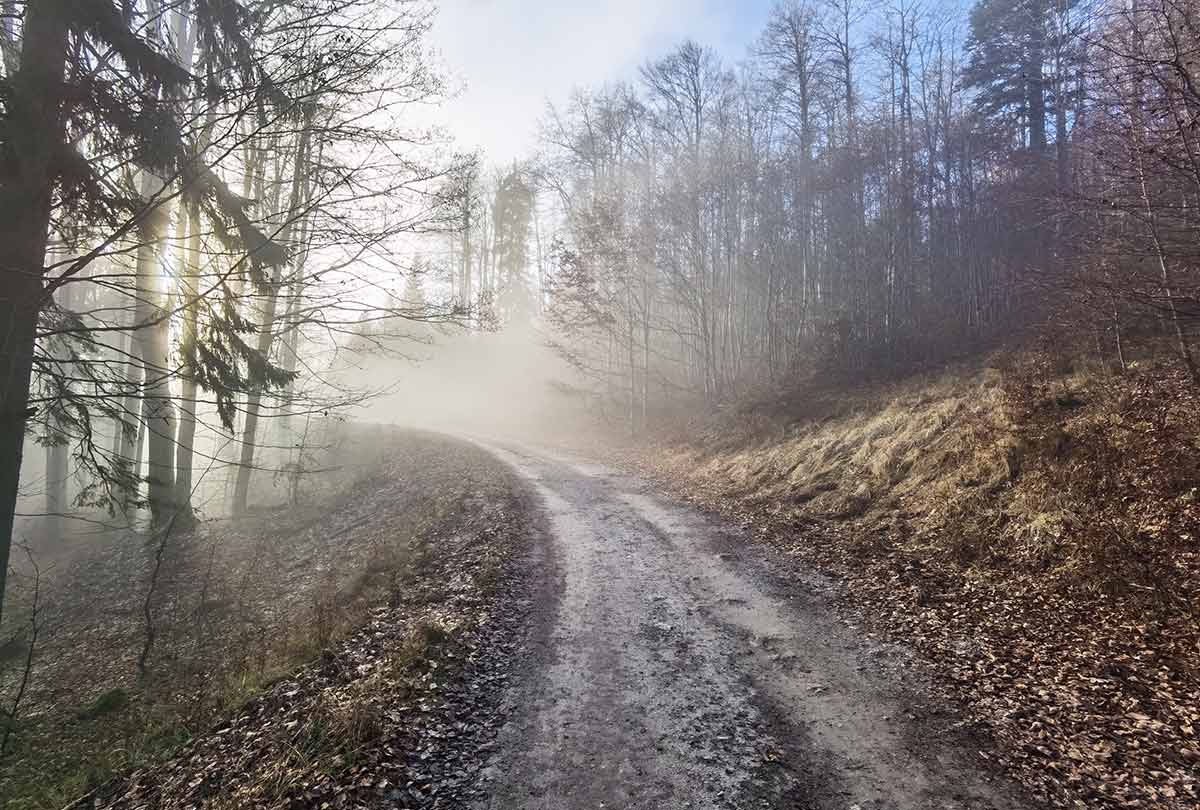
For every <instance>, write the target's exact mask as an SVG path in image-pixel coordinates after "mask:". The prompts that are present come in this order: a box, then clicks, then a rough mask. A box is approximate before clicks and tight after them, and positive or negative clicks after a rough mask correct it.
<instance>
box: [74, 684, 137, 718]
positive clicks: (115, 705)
mask: <svg viewBox="0 0 1200 810" xmlns="http://www.w3.org/2000/svg"><path fill="white" fill-rule="evenodd" d="M128 705H129V693H128V692H126V691H125V690H124V689H119V688H118V689H109V690H108V691H107V692H105V693H104V694H102V695H101V696H100V697H98V698H96V699H95V700H94V701H92V705H90V706H88V707H87V708H86V709H84V710H83V711H81V712H79V719H81V720H95V719H96V718H97V717H104V716H105V715H107V714H112V713H114V712H119V711H121V710H122V709H124V708H125V707H126V706H128Z"/></svg>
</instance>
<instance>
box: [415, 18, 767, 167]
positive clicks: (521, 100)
mask: <svg viewBox="0 0 1200 810" xmlns="http://www.w3.org/2000/svg"><path fill="white" fill-rule="evenodd" d="M755 5H757V4H755ZM743 8H744V7H743ZM751 11H752V13H755V11H754V10H753V9H752V10H751ZM738 14H739V10H738V4H736V3H728V2H714V1H713V0H594V2H581V1H580V0H567V2H545V1H543V2H536V3H535V2H531V1H530V0H443V2H442V4H441V10H440V12H439V14H438V18H437V22H436V23H435V26H434V31H433V37H432V44H433V46H434V47H435V48H437V49H438V50H440V52H441V54H442V58H443V61H444V62H445V64H446V66H447V67H448V68H449V70H450V71H451V74H452V75H455V76H458V77H459V78H460V79H462V80H463V81H465V83H466V90H465V91H464V92H463V93H462V94H461V96H459V97H458V98H456V99H454V100H453V101H452V102H450V103H449V104H448V105H447V108H446V110H445V111H444V115H445V119H446V123H447V125H448V126H450V127H451V129H452V131H453V132H454V133H455V134H456V135H457V136H458V138H459V140H460V141H461V142H462V143H463V144H464V145H466V146H481V147H483V148H484V149H485V150H486V151H487V153H488V156H489V157H490V159H491V160H492V161H494V162H497V163H504V162H507V161H509V160H512V159H513V158H516V157H519V156H521V155H524V154H526V153H528V152H529V151H530V150H531V149H533V147H534V145H535V135H536V129H537V122H538V120H539V119H540V118H541V116H542V114H543V111H544V110H545V103H546V100H547V99H549V100H551V101H553V102H555V103H561V102H562V101H563V100H564V99H565V98H566V97H567V96H568V94H569V93H570V91H571V89H572V88H573V87H580V86H582V87H589V86H597V85H600V84H603V83H604V82H608V81H614V80H618V79H622V78H630V77H632V76H633V75H634V74H635V69H636V68H637V66H638V65H640V64H641V63H642V62H644V61H645V60H646V59H648V58H650V57H652V56H654V55H655V54H657V53H660V52H662V51H664V50H666V49H667V48H669V47H670V46H672V45H673V44H675V43H676V42H677V41H679V40H681V39H683V38H684V37H688V36H691V37H694V38H696V39H698V40H700V41H703V42H706V43H713V44H718V45H725V44H727V43H726V41H725V40H726V37H725V36H723V34H727V33H728V32H729V30H730V29H731V28H738V27H740V26H739V25H734V24H733V20H734V18H735V17H737V16H738Z"/></svg>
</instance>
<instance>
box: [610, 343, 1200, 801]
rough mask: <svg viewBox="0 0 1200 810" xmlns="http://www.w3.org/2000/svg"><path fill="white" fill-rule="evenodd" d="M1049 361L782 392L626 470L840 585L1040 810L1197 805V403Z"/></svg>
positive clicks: (636, 454)
mask: <svg viewBox="0 0 1200 810" xmlns="http://www.w3.org/2000/svg"><path fill="white" fill-rule="evenodd" d="M1038 362H1039V361H1038V359H1037V358H1028V357H1026V358H1024V359H1022V360H1021V361H1019V362H1014V361H1013V360H1011V359H1006V358H1001V359H999V360H998V361H997V362H996V363H994V364H992V365H990V366H988V365H986V364H981V365H979V366H974V367H970V368H961V369H953V370H951V371H948V372H944V373H941V374H938V375H936V376H932V377H923V378H919V379H910V380H908V381H905V382H902V383H898V384H888V385H876V386H859V387H858V388H857V389H854V388H850V387H848V386H841V387H838V386H828V387H826V388H824V389H821V388H816V389H808V390H799V391H794V392H767V393H765V394H763V395H761V396H759V397H757V398H754V399H751V400H748V401H746V402H744V403H742V404H740V405H739V406H736V407H732V408H730V409H728V410H726V411H725V412H723V413H719V414H716V415H713V416H711V417H709V418H707V419H705V420H700V421H693V422H691V423H688V424H686V425H684V426H683V427H681V428H680V429H678V430H676V431H675V432H674V433H673V434H671V435H670V436H667V437H665V438H661V440H660V441H658V442H656V443H653V444H651V445H650V446H646V445H641V446H637V447H632V448H629V449H627V450H625V451H620V452H616V453H610V454H609V458H610V460H612V461H614V463H617V464H619V465H620V466H622V467H623V468H625V469H631V470H634V471H636V472H638V473H639V474H641V475H645V476H646V477H647V478H649V479H651V480H654V481H657V482H658V483H659V484H660V485H662V486H663V487H664V488H665V490H666V491H668V492H670V493H672V494H673V495H674V496H675V497H678V498H681V499H686V500H689V501H691V502H693V503H696V504H698V505H700V506H702V507H704V508H705V509H707V510H709V511H711V512H712V513H714V514H721V515H723V516H725V517H726V518H727V519H731V520H733V521H735V522H736V523H737V524H738V525H740V526H741V527H743V528H744V530H745V531H744V547H742V548H741V550H740V551H739V553H740V554H747V555H748V554H754V555H757V556H763V557H769V558H773V559H776V560H783V561H784V562H783V563H781V564H782V565H783V566H784V567H785V568H787V569H790V570H791V571H793V572H794V576H796V577H797V578H798V580H799V581H800V582H801V583H802V582H803V581H804V580H805V579H806V578H808V577H811V576H814V575H820V576H825V577H827V578H828V581H829V582H830V583H831V591H830V594H831V598H830V602H831V603H832V604H834V605H836V606H837V609H838V611H839V612H840V613H841V615H842V617H843V620H844V622H845V623H846V624H847V625H848V626H851V627H855V628H858V630H859V632H861V634H862V635H863V636H864V637H865V638H866V639H880V640H884V641H888V642H896V643H899V644H901V645H903V647H904V648H906V649H909V650H911V651H912V653H913V662H914V664H915V665H918V666H921V667H923V668H924V670H925V671H927V672H929V673H931V677H932V681H931V683H932V686H933V688H934V690H935V692H936V693H937V694H939V695H942V696H943V697H944V698H945V699H946V700H947V701H949V702H950V703H951V704H952V705H955V706H957V711H958V712H960V713H961V715H962V718H963V722H964V723H965V724H967V725H969V726H970V727H971V728H972V729H973V730H974V732H975V733H976V734H977V735H978V736H979V739H980V740H981V743H980V749H981V750H980V755H981V756H984V757H986V758H988V759H989V760H990V761H992V762H994V763H996V764H997V765H999V766H1001V767H1003V768H1004V770H1005V771H1007V773H1009V774H1010V775H1011V776H1012V777H1013V778H1014V779H1016V780H1018V781H1019V782H1021V783H1023V784H1024V785H1025V786H1026V788H1027V789H1028V790H1029V791H1030V793H1031V794H1032V795H1033V796H1035V797H1037V798H1038V799H1039V800H1041V801H1045V802H1046V803H1047V804H1049V805H1050V806H1056V807H1074V808H1155V810H1160V809H1161V810H1169V809H1171V808H1177V809H1178V810H1184V808H1194V807H1196V806H1198V803H1200V614H1198V609H1200V549H1198V547H1197V540H1198V538H1200V532H1197V530H1196V522H1197V521H1196V510H1197V493H1198V492H1200V490H1198V489H1197V487H1200V445H1198V443H1197V441H1196V439H1195V424H1196V422H1197V419H1198V418H1200V406H1198V405H1197V402H1196V394H1195V392H1194V388H1193V386H1191V385H1190V383H1189V382H1188V381H1186V380H1185V379H1180V378H1179V376H1178V375H1177V374H1174V373H1173V372H1171V371H1170V370H1164V369H1162V368H1157V367H1151V366H1146V367H1143V368H1133V369H1131V370H1130V371H1129V372H1128V373H1127V374H1125V375H1123V376H1120V377H1114V376H1111V375H1103V374H1097V373H1095V372H1085V371H1070V370H1067V371H1063V370H1061V369H1057V370H1055V369H1048V368H1047V367H1045V366H1044V365H1042V366H1039V365H1038ZM800 587H801V588H802V587H803V586H800Z"/></svg>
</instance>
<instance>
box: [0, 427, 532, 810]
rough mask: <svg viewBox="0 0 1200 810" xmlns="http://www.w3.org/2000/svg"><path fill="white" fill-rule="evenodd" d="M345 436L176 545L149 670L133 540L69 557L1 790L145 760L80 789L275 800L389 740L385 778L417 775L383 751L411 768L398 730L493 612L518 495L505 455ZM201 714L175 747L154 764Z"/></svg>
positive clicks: (317, 788) (165, 797)
mask: <svg viewBox="0 0 1200 810" xmlns="http://www.w3.org/2000/svg"><path fill="white" fill-rule="evenodd" d="M345 451H346V455H345V456H344V458H343V461H344V462H345V468H346V470H347V474H346V475H343V476H342V486H341V487H340V488H334V489H333V490H332V491H330V492H329V493H328V494H327V495H326V496H324V497H321V498H314V499H312V500H311V501H310V502H309V503H305V504H301V505H299V506H297V507H295V508H291V509H288V510H286V511H279V510H275V511H269V512H260V513H257V514H252V515H250V516H247V517H246V518H242V519H239V520H236V521H228V520H223V521H214V522H211V523H207V524H203V525H202V526H201V527H200V528H199V529H198V530H197V531H196V533H195V534H193V535H187V536H180V537H179V538H178V542H177V543H172V544H171V546H170V549H169V553H168V558H167V561H166V564H165V568H164V571H163V575H162V577H161V580H160V590H159V593H158V596H157V598H156V600H155V602H154V615H155V618H156V621H157V622H159V623H160V628H159V641H158V642H157V644H156V646H155V649H154V651H153V654H152V656H151V659H150V677H149V679H148V680H147V681H146V682H144V683H140V682H138V680H137V679H136V675H135V667H134V661H135V660H136V654H137V651H138V650H139V649H140V642H141V632H142V618H141V613H140V605H141V600H142V599H143V598H144V589H143V586H144V581H145V576H144V574H145V571H144V567H145V560H144V559H143V557H144V556H145V555H144V554H142V553H141V551H142V550H141V548H140V545H139V542H138V540H137V539H136V538H128V537H126V538H124V541H122V539H121V538H113V539H112V541H111V542H104V543H97V544H96V546H95V547H94V548H91V549H89V551H90V553H89V554H88V555H87V556H84V557H82V558H80V559H78V560H77V561H75V563H74V564H72V565H71V566H70V567H69V568H68V569H67V570H66V571H65V572H64V574H63V576H62V578H61V579H60V580H59V581H58V582H57V583H55V585H54V591H53V593H52V594H51V597H52V599H53V600H54V620H55V627H54V632H53V634H52V635H51V637H50V641H49V642H48V643H47V644H46V645H45V646H44V647H43V648H42V649H41V650H40V651H39V656H40V663H39V668H38V670H37V671H36V672H35V673H34V676H35V684H36V686H37V690H36V692H35V694H34V695H33V698H32V700H31V701H30V709H29V715H28V716H29V718H30V719H29V721H28V722H27V723H26V724H25V725H24V726H23V727H22V729H21V730H20V739H19V740H18V743H19V747H18V748H17V750H16V751H14V753H13V754H12V755H10V757H9V758H8V760H7V761H6V762H5V763H4V767H3V768H2V769H0V796H2V797H3V798H4V799H6V800H7V801H10V802H11V801H14V800H18V799H20V800H22V801H23V802H24V804H23V805H22V806H27V807H32V808H37V807H61V806H62V805H63V804H65V803H66V802H67V801H69V800H70V799H72V798H74V797H75V796H78V795H79V794H80V793H82V792H84V791H87V790H89V789H90V788H92V787H94V786H95V785H96V783H97V782H101V783H105V782H106V780H107V779H108V778H109V777H110V776H111V775H112V774H113V773H122V772H127V771H128V770H129V769H131V768H136V769H138V770H137V773H136V774H135V775H134V777H133V778H132V779H131V781H129V782H128V783H125V782H124V781H118V782H117V783H115V786H114V785H113V784H109V785H108V786H107V787H104V789H103V790H102V791H101V792H100V793H97V794H94V795H93V797H92V799H91V800H89V801H90V802H91V803H93V804H101V803H108V802H112V803H114V804H116V805H121V804H124V803H129V804H130V806H138V805H139V803H141V804H145V803H148V804H149V805H150V806H163V807H169V806H179V805H181V804H186V803H188V802H190V801H193V800H195V799H196V798H197V797H200V796H206V797H207V801H209V802H210V803H213V802H215V803H216V804H214V806H222V805H221V804H220V802H221V801H226V800H227V799H228V800H229V801H233V804H228V805H225V806H230V807H233V806H238V807H245V806H262V807H284V806H288V802H290V801H292V800H293V799H294V798H295V797H296V795H298V794H297V793H296V790H297V789H302V790H304V791H309V792H310V793H313V795H316V794H318V793H321V792H322V791H327V788H329V786H330V785H331V784H333V782H331V781H330V780H332V779H334V778H335V777H336V778H337V779H339V780H342V781H346V780H349V781H348V782H347V784H350V783H354V784H357V782H358V781H361V779H359V776H360V774H359V771H358V770H355V769H356V768H358V769H362V773H364V774H365V773H368V771H370V769H371V768H376V765H377V764H378V763H376V765H372V764H371V762H373V761H375V760H380V761H382V760H384V759H386V760H388V761H389V762H390V763H392V764H391V765H388V767H387V768H384V770H388V773H389V774H390V775H386V776H384V777H380V778H381V779H385V780H386V781H387V782H388V784H389V785H391V786H392V787H395V786H396V785H397V784H399V788H400V789H407V788H405V787H404V786H405V784H407V782H410V781H413V780H412V777H411V776H409V777H407V778H405V779H404V780H400V775H401V773H406V772H405V771H403V770H401V771H397V772H396V773H395V774H391V771H390V770H389V769H392V770H394V769H395V768H400V769H403V768H404V767H406V766H405V760H404V757H403V756H400V757H395V756H393V752H394V751H401V752H409V751H411V750H416V749H413V748H412V746H413V745H415V743H413V742H412V739H413V738H412V737H411V736H406V735H411V734H417V733H419V732H420V730H421V728H422V727H423V726H422V724H423V723H424V724H426V725H428V724H429V723H433V720H432V719H431V718H434V717H435V715H436V712H434V709H436V708H437V707H438V706H440V705H441V703H443V702H445V697H444V694H443V692H444V687H445V682H444V678H443V674H444V673H446V672H447V671H450V670H452V669H455V668H459V667H461V666H463V665H465V664H466V663H469V662H470V661H472V660H474V658H476V657H478V656H479V655H481V654H482V653H480V649H482V645H483V644H484V640H485V639H486V638H487V637H488V634H489V633H490V634H492V635H495V633H496V632H497V631H496V630H495V629H494V625H496V622H497V620H498V618H500V617H495V616H493V614H494V613H495V611H494V605H495V599H496V597H495V593H496V592H497V589H499V588H501V587H502V586H504V584H505V581H506V580H505V573H504V572H505V571H506V570H507V569H506V565H507V561H508V558H509V556H510V554H511V553H512V551H513V550H514V549H515V548H516V547H517V544H518V542H519V540H520V538H521V533H520V531H519V527H520V521H521V520H522V519H523V514H524V510H523V509H522V508H521V506H520V504H519V503H518V502H517V500H516V496H515V495H514V490H513V484H512V478H511V474H510V473H509V471H508V470H507V468H505V467H504V466H503V465H502V464H500V463H499V462H497V461H496V460H495V459H493V458H491V457H490V456H488V455H487V454H486V453H484V452H483V451H481V450H479V449H478V448H476V447H474V446H471V445H468V444H465V443H462V442H457V441H453V440H449V439H447V438H445V437H441V436H434V435H428V434H419V433H412V432H401V431H396V430H386V429H376V428H354V429H353V430H352V435H351V436H350V438H349V440H348V442H347V443H346V446H345ZM359 628H363V629H361V630H359ZM489 628H492V629H489ZM348 634H350V636H349V638H347V635H348ZM342 639H345V641H344V642H343V641H342ZM443 642H444V643H443ZM318 656H321V660H320V662H319V663H318V664H314V665H312V666H310V667H307V668H305V669H303V670H300V671H299V673H298V674H296V675H295V677H292V678H290V679H288V680H284V681H279V679H280V678H281V677H283V676H285V675H287V674H288V673H291V672H293V671H295V669H296V667H297V666H298V665H299V664H300V663H302V662H304V661H309V660H312V659H314V658H317V657H318ZM481 677H484V680H483V681H481V682H483V683H487V677H491V676H481ZM277 681H278V683H276V682H277ZM273 683H274V685H273V686H272V685H271V684H273ZM264 689H266V690H267V691H266V693H265V694H262V695H261V696H260V697H258V698H256V699H254V700H253V701H251V702H250V703H249V704H246V708H245V709H244V710H243V711H241V712H240V713H239V714H238V716H237V718H236V719H235V720H234V721H233V722H231V723H227V724H225V725H223V726H222V727H221V728H220V729H218V731H217V732H215V733H214V734H212V735H204V734H203V732H204V731H205V730H206V729H208V728H210V727H211V725H212V723H213V722H215V721H216V720H217V719H218V718H220V717H228V713H229V711H230V710H231V709H236V708H237V707H239V706H241V705H242V704H243V703H245V701H246V700H247V699H248V698H250V697H251V696H253V695H255V694H257V693H259V692H261V691H262V690H264ZM481 694H483V693H481ZM113 695H119V696H120V698H121V699H120V700H117V701H113V700H106V696H113ZM481 700H482V698H481ZM485 702H486V701H485ZM101 704H103V705H104V707H105V708H104V710H103V711H93V710H92V707H94V706H99V705H101ZM468 714H469V712H468ZM438 722H439V723H440V722H441V721H440V720H439V721H438ZM435 725H436V724H435ZM431 728H434V730H435V731H436V730H437V727H435V726H431ZM437 733H438V734H443V735H445V734H450V733H452V731H445V732H442V731H437ZM196 734H201V735H202V736H200V737H199V739H198V740H197V741H196V742H194V743H193V744H192V745H191V746H190V747H189V748H188V749H187V753H186V754H184V755H183V756H182V757H181V758H176V759H174V760H172V761H171V763H170V764H169V765H168V766H166V767H165V769H163V770H159V769H158V768H157V767H156V766H155V763H157V762H158V761H160V760H161V759H162V758H163V757H164V755H166V754H169V753H170V752H171V751H172V750H173V749H175V748H177V747H178V746H179V745H180V744H181V742H182V741H183V740H186V739H187V738H188V737H191V736H193V735H196ZM243 748H244V750H242V749H243ZM379 767H383V766H379ZM376 770H378V768H376ZM370 772H371V773H374V771H370ZM364 778H365V777H364ZM398 780H399V781H398ZM378 781H379V780H375V779H373V781H372V782H371V785H372V786H373V787H372V790H374V789H375V788H374V786H375V785H376V784H377V782H378ZM89 782H90V783H91V784H89ZM297 786H299V787H297ZM322 795H323V794H322ZM135 799H136V800H135ZM101 800H103V801H101Z"/></svg>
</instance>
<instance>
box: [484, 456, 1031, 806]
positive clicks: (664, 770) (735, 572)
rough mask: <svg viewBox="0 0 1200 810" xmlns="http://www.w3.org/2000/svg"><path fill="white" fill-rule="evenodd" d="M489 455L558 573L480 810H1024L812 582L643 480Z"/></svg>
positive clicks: (548, 460) (569, 463) (889, 656)
mask: <svg viewBox="0 0 1200 810" xmlns="http://www.w3.org/2000/svg"><path fill="white" fill-rule="evenodd" d="M487 446H488V447H489V449H491V450H492V451H493V452H495V453H496V454H497V455H498V456H500V457H501V458H502V459H504V460H505V461H507V462H509V463H510V464H511V465H512V466H513V467H514V468H515V469H516V470H517V471H518V472H519V473H520V474H521V475H522V476H523V477H524V478H525V479H526V480H527V481H529V482H530V483H531V485H532V487H533V488H534V489H535V491H536V492H537V493H538V494H539V495H540V497H541V500H542V504H543V507H544V509H545V511H546V517H547V521H546V525H547V527H548V529H549V533H550V535H551V538H550V541H549V554H548V558H549V559H550V566H551V572H552V573H551V576H550V577H549V580H550V583H551V584H550V585H548V586H547V588H546V589H545V590H546V595H545V598H544V599H543V600H542V602H543V603H544V604H543V605H542V606H541V607H540V608H539V613H540V615H541V623H540V628H541V629H540V630H538V629H535V630H533V631H531V632H532V636H531V639H530V650H531V652H530V655H529V656H528V657H527V659H526V660H525V662H524V665H523V672H522V673H521V677H520V678H518V679H517V681H518V682H517V684H516V685H514V686H513V688H512V690H511V693H510V695H509V697H508V698H507V700H508V702H509V716H510V717H511V718H513V719H511V720H510V721H509V722H508V723H507V724H506V725H505V726H504V727H503V729H502V730H501V732H500V736H499V739H498V740H497V745H496V747H495V751H496V752H497V753H496V754H495V755H494V756H493V758H492V761H491V762H490V763H489V764H488V766H487V767H486V768H484V769H483V777H482V778H483V780H484V782H483V785H482V787H484V789H485V791H484V792H485V793H486V795H488V796H489V798H488V799H487V800H486V801H485V802H484V803H482V804H479V805H478V807H480V808H545V809H546V810H551V809H552V808H553V810H595V809H598V808H615V809H616V808H621V809H626V810H632V809H633V808H655V809H656V810H658V809H660V808H661V809H663V810H665V809H666V808H696V809H697V810H700V809H703V808H749V807H797V808H822V809H824V808H840V810H853V809H854V808H858V809H859V810H874V809H875V808H880V809H881V810H882V808H889V809H891V808H895V809H896V810H907V809H908V808H922V809H924V808H929V809H930V810H933V809H934V808H936V809H937V810H952V809H954V808H963V809H964V810H965V809H966V808H973V809H974V808H979V809H982V808H996V809H997V810H1000V809H1001V808H1005V809H1007V808H1018V807H1027V806H1028V805H1027V804H1025V803H1023V802H1022V801H1021V800H1019V799H1018V798H1016V795H1017V794H1016V793H1015V792H1014V791H1012V790H1011V788H1008V787H1006V786H1005V785H1004V784H1003V783H1002V782H1001V781H1000V780H998V779H996V778H994V776H992V775H989V774H988V773H987V772H985V771H984V770H983V769H982V768H981V766H980V765H979V759H978V757H976V756H973V750H972V749H971V748H970V747H969V746H970V740H969V738H967V737H966V735H965V734H963V733H960V732H955V731H953V730H952V728H951V725H952V724H951V721H952V719H953V718H948V717H946V715H945V714H944V713H940V712H939V711H938V710H937V709H936V708H934V707H931V706H927V705H923V704H922V702H921V700H920V699H919V697H918V698H914V694H916V693H917V690H914V689H913V688H912V686H911V684H908V683H906V682H905V680H906V679H905V678H902V677H901V674H900V673H901V671H902V667H901V666H900V664H899V663H897V661H896V653H895V652H894V651H890V650H889V649H887V648H884V647H881V646H879V645H875V644H872V643H869V642H865V641H862V640H860V639H857V638H855V636H854V633H853V630H851V629H849V628H847V627H845V626H844V625H843V624H841V623H839V622H838V621H837V620H836V619H835V618H834V616H833V615H832V613H831V612H830V609H829V606H828V599H829V597H828V591H827V587H826V586H824V585H822V583H821V582H820V581H817V580H811V581H801V582H797V581H796V580H795V578H794V574H793V575H792V578H791V581H790V582H781V581H780V580H779V578H778V576H777V575H776V574H775V573H774V572H772V571H771V570H768V568H769V566H767V565H766V564H763V563H759V562H755V561H751V560H750V559H746V560H742V559H739V556H740V555H739V554H738V553H737V549H738V548H739V547H740V546H741V544H740V543H738V542H736V530H735V529H731V528H730V527H729V526H727V525H723V524H721V523H720V522H718V521H715V520H714V519H712V518H709V517H707V516H704V515H702V514H700V513H699V512H697V511H695V510H693V509H691V508H688V507H684V506H680V505H678V504H675V503H670V502H667V501H665V500H662V499H660V498H658V497H656V496H655V495H653V494H652V492H651V490H650V489H649V487H648V486H647V485H646V484H645V483H644V482H642V481H640V480H639V479H637V478H633V477H630V476H627V475H624V474H619V473H616V472H614V471H612V470H609V469H605V468H602V467H598V466H595V465H591V464H588V463H584V462H580V461H577V460H571V459H568V458H566V457H562V456H556V455H552V454H548V453H546V452H544V451H542V450H535V449H532V448H528V447H524V446H515V445H497V444H490V445H487ZM745 556H746V557H747V558H749V557H750V556H751V555H749V554H746V555H745Z"/></svg>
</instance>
